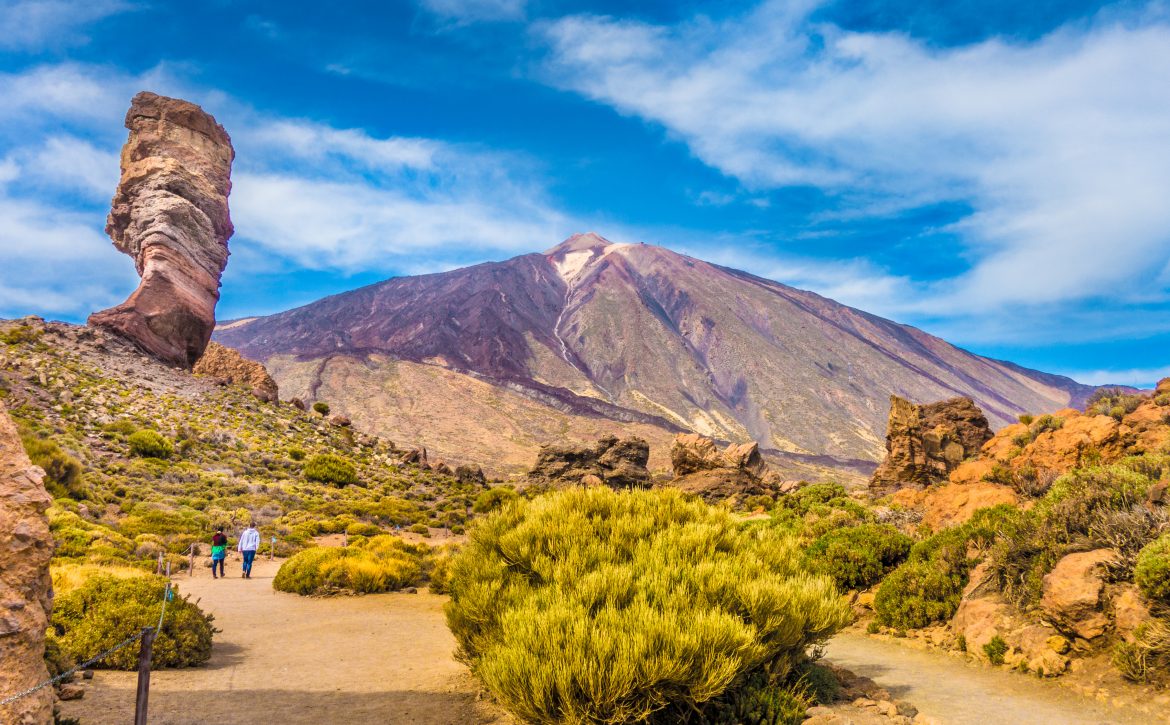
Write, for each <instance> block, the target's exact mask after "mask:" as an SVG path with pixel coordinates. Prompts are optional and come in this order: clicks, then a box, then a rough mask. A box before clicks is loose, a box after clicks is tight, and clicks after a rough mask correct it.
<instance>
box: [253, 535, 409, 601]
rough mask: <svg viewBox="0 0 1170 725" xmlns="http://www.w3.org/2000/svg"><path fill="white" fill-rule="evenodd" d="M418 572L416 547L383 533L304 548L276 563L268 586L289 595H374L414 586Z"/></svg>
mask: <svg viewBox="0 0 1170 725" xmlns="http://www.w3.org/2000/svg"><path fill="white" fill-rule="evenodd" d="M421 575H422V558H421V554H420V552H419V549H418V548H417V547H413V546H411V545H410V544H407V543H406V542H405V541H403V540H402V539H399V538H398V537H397V536H388V535H387V536H375V537H373V538H370V539H366V540H363V541H357V542H354V544H353V545H351V546H347V547H345V548H326V547H317V548H313V549H305V550H304V551H302V552H300V553H299V554H296V555H295V556H293V557H292V558H291V559H288V560H287V561H285V562H284V563H283V564H281V565H280V569H279V571H277V572H276V578H275V579H273V581H272V586H273V588H274V589H276V590H278V591H282V592H291V593H293V594H336V593H339V592H353V593H358V594H374V593H377V592H388V591H396V590H398V589H401V588H403V587H407V586H413V585H416V584H418V582H419V578H420V576H421Z"/></svg>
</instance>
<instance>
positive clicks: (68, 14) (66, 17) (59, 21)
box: [0, 0, 133, 50]
mask: <svg viewBox="0 0 1170 725" xmlns="http://www.w3.org/2000/svg"><path fill="white" fill-rule="evenodd" d="M132 8H133V6H132V5H131V4H130V3H127V2H121V1H120V0H80V1H77V0H0V48H5V49H10V50H11V49H15V50H38V49H41V48H46V47H49V48H54V47H61V46H66V45H76V44H79V43H84V42H86V41H87V40H88V38H87V37H86V35H85V33H84V29H85V26H87V25H89V24H90V23H93V22H95V21H97V20H101V19H103V18H107V17H109V16H111V15H116V14H118V13H122V12H126V11H128V10H131V9H132Z"/></svg>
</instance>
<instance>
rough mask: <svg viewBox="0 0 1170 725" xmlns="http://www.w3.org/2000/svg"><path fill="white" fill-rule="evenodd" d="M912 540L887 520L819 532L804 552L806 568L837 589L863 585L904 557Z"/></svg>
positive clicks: (881, 574) (879, 576)
mask: <svg viewBox="0 0 1170 725" xmlns="http://www.w3.org/2000/svg"><path fill="white" fill-rule="evenodd" d="M913 543H914V542H913V540H912V539H911V538H910V537H909V536H906V535H905V534H903V533H901V532H900V531H898V530H897V529H895V528H894V527H893V526H890V525H889V524H862V525H861V526H853V527H850V528H847V529H838V530H836V531H830V532H829V533H827V534H825V535H823V536H821V537H820V538H819V539H817V540H816V541H814V542H813V543H812V545H811V546H810V547H809V548H808V552H807V554H806V556H807V558H808V560H809V565H810V568H812V569H813V570H815V571H819V572H821V573H822V574H827V575H829V576H830V577H832V578H833V581H834V582H835V583H836V584H837V586H838V587H839V588H840V589H841V590H847V589H866V588H868V587H869V586H870V585H872V584H874V583H876V582H877V581H878V580H879V579H881V578H882V577H883V576H884V575H885V574H886V573H887V572H889V571H890V570H891V569H892V568H894V567H895V566H897V565H898V564H899V563H900V562H901V561H902V560H903V559H905V558H906V555H907V554H908V553H909V552H910V546H911V545H912V544H913Z"/></svg>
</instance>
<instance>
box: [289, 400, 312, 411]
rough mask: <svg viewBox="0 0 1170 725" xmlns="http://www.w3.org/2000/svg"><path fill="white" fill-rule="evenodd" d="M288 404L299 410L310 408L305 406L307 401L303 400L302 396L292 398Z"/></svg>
mask: <svg viewBox="0 0 1170 725" xmlns="http://www.w3.org/2000/svg"><path fill="white" fill-rule="evenodd" d="M288 404H289V405H291V406H292V407H294V408H296V409H297V410H307V409H308V408H307V407H306V406H305V401H303V400H301V399H300V398H293V399H292V400H289V401H288Z"/></svg>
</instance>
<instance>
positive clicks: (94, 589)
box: [51, 574, 216, 670]
mask: <svg viewBox="0 0 1170 725" xmlns="http://www.w3.org/2000/svg"><path fill="white" fill-rule="evenodd" d="M165 588H166V580H165V579H163V578H162V577H156V576H139V577H126V578H120V577H115V576H108V575H104V574H101V575H97V576H93V577H91V578H90V579H88V580H87V581H86V582H85V583H84V584H83V585H81V586H80V587H78V588H77V589H74V590H73V591H71V592H69V593H67V594H65V595H64V596H61V597H58V598H57V600H56V601H55V602H54V604H53V616H52V619H51V624H52V627H53V630H54V632H55V634H56V637H57V639H58V640H59V642H60V646H61V649H62V651H64V652H65V653H66V654H67V655H68V656H69V657H71V658H73V659H74V660H77V661H84V660H87V659H89V658H90V657H93V656H94V655H95V654H97V653H99V652H101V651H103V650H105V649H108V648H110V647H112V646H114V645H115V644H117V643H118V642H121V641H122V640H123V639H125V638H127V637H129V636H131V635H132V634H134V633H135V632H138V631H140V630H141V629H142V628H143V627H146V626H152V627H153V626H155V625H157V624H158V615H159V612H160V611H161V607H162V597H163V591H164V590H165ZM212 619H213V618H212V616H211V615H210V614H204V613H203V611H202V610H201V609H200V608H199V607H198V605H196V604H195V603H194V602H192V601H190V599H189V598H187V597H180V596H176V597H174V599H172V600H171V601H170V602H168V603H167V610H166V618H165V619H164V620H163V626H162V631H161V632H160V633H159V635H158V637H157V638H156V639H155V641H154V660H153V662H154V666H156V667H188V666H191V665H201V664H203V663H204V662H206V661H207V660H208V658H210V657H211V638H212V635H213V634H214V633H215V632H216V630H215V628H214V627H212V626H211V622H212ZM137 662H138V648H137V647H133V646H131V647H125V648H123V649H121V650H119V651H117V652H115V653H114V654H112V655H110V656H109V657H107V658H106V659H104V660H102V661H101V662H100V663H98V665H97V666H98V667H106V668H110V669H117V670H132V669H134V668H135V667H136V666H137Z"/></svg>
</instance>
